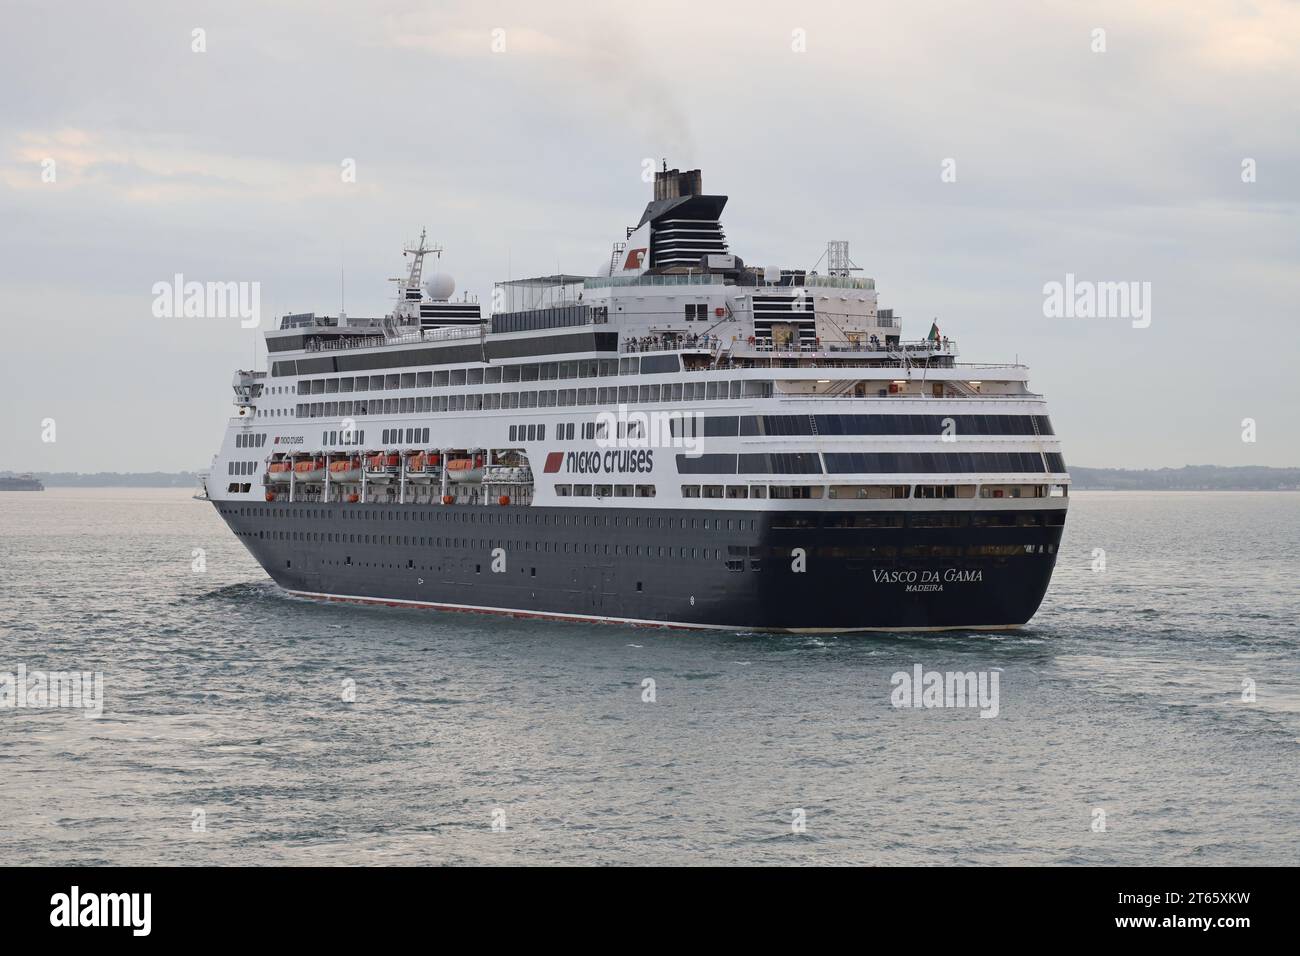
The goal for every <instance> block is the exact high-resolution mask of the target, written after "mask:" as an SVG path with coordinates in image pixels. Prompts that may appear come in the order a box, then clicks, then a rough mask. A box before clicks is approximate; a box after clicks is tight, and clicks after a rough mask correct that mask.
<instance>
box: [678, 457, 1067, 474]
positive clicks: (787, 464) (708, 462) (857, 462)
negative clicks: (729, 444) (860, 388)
mask: <svg viewBox="0 0 1300 956" xmlns="http://www.w3.org/2000/svg"><path fill="white" fill-rule="evenodd" d="M823 457H824V458H825V460H826V467H825V471H826V472H828V473H830V474H832V475H837V474H889V473H896V474H915V473H924V472H1024V473H1027V474H1041V473H1043V472H1054V473H1064V471H1065V459H1064V457H1062V455H1061V454H1060V453H1059V452H1047V453H1045V454H1040V453H1039V452H1036V451H1034V452H1029V451H1025V452H1019V451H996V452H994V451H988V452H986V451H973V452H826V453H825V454H824V455H818V453H817V452H771V453H753V454H746V453H741V454H739V455H735V454H708V455H687V454H680V455H678V456H677V471H678V473H679V474H683V475H735V474H757V475H820V474H822V473H823V469H822V458H823Z"/></svg>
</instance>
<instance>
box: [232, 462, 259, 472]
mask: <svg viewBox="0 0 1300 956" xmlns="http://www.w3.org/2000/svg"><path fill="white" fill-rule="evenodd" d="M257 465H258V463H257V462H255V461H228V462H226V474H227V475H252V474H256V473H257Z"/></svg>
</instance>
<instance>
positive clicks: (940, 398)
mask: <svg viewBox="0 0 1300 956" xmlns="http://www.w3.org/2000/svg"><path fill="white" fill-rule="evenodd" d="M772 398H774V399H776V400H777V401H779V402H824V401H826V400H827V399H831V400H834V401H843V400H845V399H851V400H854V401H860V402H864V401H874V402H878V401H880V400H881V399H882V398H888V399H889V400H890V401H891V402H894V401H900V402H947V401H953V400H957V399H960V400H963V401H965V400H970V401H976V402H1041V401H1042V400H1043V396H1042V395H1041V394H1040V393H1038V392H1021V393H1020V394H1019V395H985V394H983V393H980V394H976V395H963V394H961V393H955V394H952V395H877V394H871V395H853V394H850V393H848V392H845V393H842V394H838V395H831V394H826V393H824V394H820V395H782V394H780V393H776V394H773V395H772Z"/></svg>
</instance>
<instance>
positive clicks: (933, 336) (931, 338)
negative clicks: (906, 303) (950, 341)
mask: <svg viewBox="0 0 1300 956" xmlns="http://www.w3.org/2000/svg"><path fill="white" fill-rule="evenodd" d="M925 340H926V341H927V342H938V341H939V323H938V322H937V321H936V322H931V323H930V334H929V335H927V336H926V337H925Z"/></svg>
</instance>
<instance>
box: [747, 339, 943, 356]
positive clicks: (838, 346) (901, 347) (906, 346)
mask: <svg viewBox="0 0 1300 956" xmlns="http://www.w3.org/2000/svg"><path fill="white" fill-rule="evenodd" d="M737 349H738V350H739V351H742V352H759V353H762V354H764V355H776V356H781V355H814V354H822V353H826V354H837V355H839V354H844V353H849V354H858V353H870V354H873V355H886V356H888V355H903V354H906V355H913V354H925V355H956V354H957V343H956V342H954V341H952V340H950V339H945V340H943V341H940V342H935V341H933V340H931V339H921V340H920V341H917V342H898V343H894V344H886V343H884V342H879V343H873V342H869V341H868V342H859V343H854V342H817V343H814V344H812V345H804V344H800V345H794V346H781V347H777V346H776V345H772V344H770V343H766V342H757V343H755V344H753V345H741V344H740V343H737Z"/></svg>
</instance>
